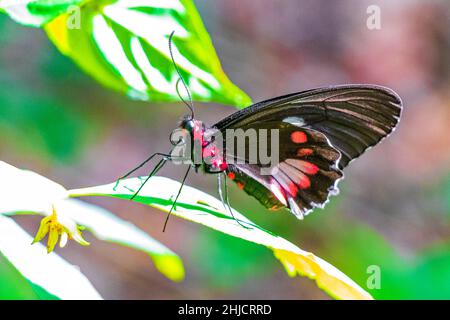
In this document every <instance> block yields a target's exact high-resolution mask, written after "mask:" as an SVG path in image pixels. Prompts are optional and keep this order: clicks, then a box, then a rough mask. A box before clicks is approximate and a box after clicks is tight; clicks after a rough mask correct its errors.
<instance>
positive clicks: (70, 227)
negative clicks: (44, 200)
mask: <svg viewBox="0 0 450 320" xmlns="http://www.w3.org/2000/svg"><path fill="white" fill-rule="evenodd" d="M52 211H53V212H52V214H51V215H49V216H47V217H45V218H44V219H42V221H41V225H40V226H39V230H38V232H37V234H36V237H35V238H34V240H33V243H32V244H34V243H36V242H39V241H41V240H42V239H44V238H45V236H46V235H47V233H48V240H47V252H48V253H50V252H52V251H53V249H54V248H55V245H56V244H57V243H58V239H59V237H60V236H61V240H60V242H59V246H60V247H61V248H63V247H64V246H65V245H66V244H67V240H69V239H73V240H75V241H76V242H78V243H79V244H81V245H82V246H88V245H89V242H87V241H86V240H84V239H83V237H82V235H81V230H82V228H81V227H80V226H78V225H77V224H76V223H75V222H74V221H72V220H70V219H66V220H67V221H64V223H62V222H60V221H58V215H57V213H56V209H55V206H54V205H52Z"/></svg>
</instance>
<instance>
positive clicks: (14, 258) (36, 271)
mask: <svg viewBox="0 0 450 320" xmlns="http://www.w3.org/2000/svg"><path fill="white" fill-rule="evenodd" d="M32 240H33V238H32V237H30V236H29V235H28V234H27V233H26V232H25V231H24V230H23V229H22V228H20V227H19V226H18V225H17V224H16V223H15V222H14V221H13V220H11V219H10V218H7V217H4V216H2V215H0V252H1V254H2V255H3V257H4V258H6V259H7V260H8V261H9V263H10V264H11V265H13V266H14V267H15V269H16V270H17V271H18V272H20V274H21V275H22V276H23V277H24V278H26V279H28V281H30V282H31V283H33V284H34V285H35V286H34V287H33V286H31V285H30V286H29V287H27V286H26V282H24V281H23V279H22V280H21V279H19V278H17V276H18V275H17V273H15V274H13V275H14V276H15V277H16V281H17V282H16V285H18V286H20V287H21V288H23V289H24V290H26V292H23V293H22V294H24V296H23V297H22V298H23V299H28V298H30V299H31V298H33V299H36V298H38V297H39V296H40V295H42V294H43V292H44V291H43V290H45V291H46V292H47V293H49V294H52V295H54V296H56V297H58V298H60V299H101V296H100V295H99V294H98V292H97V291H96V290H95V289H94V287H93V286H92V284H91V283H90V282H89V280H88V279H87V278H86V277H85V276H84V275H83V274H82V273H81V272H80V271H79V269H78V268H77V267H75V266H73V265H71V264H69V263H68V262H66V261H65V260H64V259H62V258H61V257H60V256H58V255H56V254H55V253H51V254H47V251H46V249H45V247H44V246H43V245H41V244H36V245H33V246H31V245H30V244H31V241H32ZM0 259H1V256H0ZM2 262H3V263H5V262H4V261H2ZM10 270H11V269H10ZM11 273H14V272H13V271H12V272H11ZM28 284H29V283H28ZM2 285H3V283H2ZM36 285H37V286H39V287H41V288H42V289H41V290H39V291H38V292H37V291H34V290H35V289H36V288H37V287H36ZM31 290H33V292H34V293H35V295H36V296H35V297H31V296H30V295H31ZM48 296H49V295H48V294H47V297H48Z"/></svg>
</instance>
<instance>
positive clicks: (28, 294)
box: [0, 252, 38, 300]
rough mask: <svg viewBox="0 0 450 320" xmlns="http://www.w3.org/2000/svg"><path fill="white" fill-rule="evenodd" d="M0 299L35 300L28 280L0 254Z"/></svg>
mask: <svg viewBox="0 0 450 320" xmlns="http://www.w3.org/2000/svg"><path fill="white" fill-rule="evenodd" d="M0 283H1V286H0V299H1V300H6V299H8V300H17V299H28V300H30V299H37V298H38V296H37V294H36V293H35V292H34V290H33V287H32V286H31V284H30V283H29V282H28V280H27V279H26V278H25V277H24V276H22V275H21V274H20V272H19V271H18V270H17V269H16V268H15V267H14V266H13V265H12V264H11V262H9V261H8V259H6V258H5V256H4V255H3V254H2V253H1V252H0Z"/></svg>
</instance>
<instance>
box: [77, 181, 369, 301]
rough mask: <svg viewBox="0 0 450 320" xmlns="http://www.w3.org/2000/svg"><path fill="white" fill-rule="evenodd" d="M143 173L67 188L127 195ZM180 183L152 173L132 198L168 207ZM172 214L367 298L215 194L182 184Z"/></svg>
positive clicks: (345, 293)
mask: <svg viewBox="0 0 450 320" xmlns="http://www.w3.org/2000/svg"><path fill="white" fill-rule="evenodd" d="M144 179H145V177H141V178H132V179H127V180H123V181H121V182H120V184H119V185H118V187H117V188H116V189H115V190H114V186H115V184H108V185H102V186H96V187H91V188H84V189H76V190H69V191H68V192H69V195H70V196H71V197H81V196H106V197H115V198H121V199H130V198H131V196H132V195H133V194H134V193H135V191H136V190H137V189H138V188H139V187H140V186H141V184H142V182H143V181H144ZM179 187H180V183H179V182H176V181H174V180H171V179H168V178H163V177H152V178H151V179H150V180H149V181H148V182H147V184H146V185H145V186H144V187H143V188H142V189H141V191H140V192H139V195H138V196H136V197H135V198H134V201H136V202H140V203H143V204H146V205H150V206H153V207H155V208H158V209H161V210H163V211H166V212H167V211H169V210H170V208H171V206H172V204H173V201H174V198H175V195H176V194H177V192H178V189H179ZM173 214H174V215H176V216H178V217H181V218H183V219H186V220H189V221H193V222H196V223H200V224H202V225H205V226H208V227H210V228H213V229H215V230H218V231H221V232H223V233H226V234H228V235H231V236H234V237H237V238H241V239H244V240H247V241H250V242H254V243H257V244H260V245H264V246H266V247H268V248H270V249H272V250H273V252H274V254H275V256H276V257H277V258H278V259H279V260H280V261H281V263H282V264H283V265H284V267H285V268H286V271H287V272H288V274H289V275H290V276H292V277H293V276H296V275H302V276H307V277H309V278H311V279H313V280H315V281H316V283H317V285H318V286H319V287H320V288H322V289H323V290H325V291H326V292H327V293H329V294H330V295H331V296H333V297H335V298H339V299H371V296H370V294H368V293H367V292H366V291H364V290H363V289H362V288H360V287H359V286H358V285H357V284H356V283H355V282H353V281H352V280H351V279H350V278H348V277H347V276H346V275H344V274H343V273H342V272H340V271H339V270H338V269H336V268H335V267H333V266H332V265H330V264H329V263H327V262H326V261H324V260H322V259H320V258H319V257H317V256H315V255H314V254H312V253H310V252H306V251H304V250H302V249H300V248H299V247H297V246H295V245H294V244H292V243H291V242H289V241H287V240H285V239H283V238H281V237H279V236H277V235H275V234H273V233H271V232H269V231H267V230H264V229H263V228H261V227H260V226H258V225H256V224H254V223H253V222H252V221H250V220H248V219H247V218H246V217H244V216H243V215H242V214H240V213H239V212H237V211H235V210H233V215H234V217H235V218H236V219H238V220H239V221H240V223H241V224H243V225H245V226H247V227H248V229H247V228H244V227H242V226H241V225H239V223H237V222H236V220H235V219H234V218H233V216H232V215H231V214H230V213H229V212H228V211H227V210H225V209H224V207H223V204H222V203H221V202H220V201H219V200H217V199H216V198H214V197H212V196H210V195H208V194H206V193H204V192H201V191H199V190H196V189H194V188H192V187H189V186H184V187H183V191H182V192H181V194H180V196H179V198H178V201H177V204H176V207H175V209H174V211H173Z"/></svg>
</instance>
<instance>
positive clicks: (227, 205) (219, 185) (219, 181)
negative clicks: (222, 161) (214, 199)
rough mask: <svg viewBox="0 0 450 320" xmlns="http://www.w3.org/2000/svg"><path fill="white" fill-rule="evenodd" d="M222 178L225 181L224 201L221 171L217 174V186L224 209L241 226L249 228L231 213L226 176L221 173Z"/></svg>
mask: <svg viewBox="0 0 450 320" xmlns="http://www.w3.org/2000/svg"><path fill="white" fill-rule="evenodd" d="M223 177H224V179H225V183H224V191H225V201H224V196H223V193H222V173H219V174H217V188H218V190H219V198H220V201H222V204H223V206H224V208H225V210H228V212H230V215H231V216H232V217H233V219H234V220H235V221H236V222H237V223H238V224H239V225H240V226H241V227H243V228H245V229H251V228H249V227H246V226H244V225H243V224H242V223H241V222H240V221H239V220H238V219H236V217H235V216H234V214H233V210H231V206H230V201H229V199H228V186H227V181H226V176H225V174H224V175H223Z"/></svg>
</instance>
